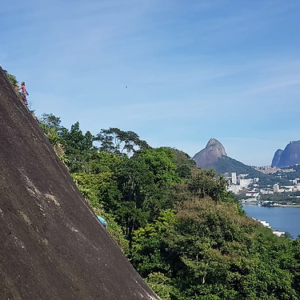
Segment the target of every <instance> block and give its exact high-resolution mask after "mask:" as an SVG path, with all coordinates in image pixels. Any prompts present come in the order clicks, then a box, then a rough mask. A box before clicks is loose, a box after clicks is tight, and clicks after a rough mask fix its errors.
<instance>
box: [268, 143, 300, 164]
mask: <svg viewBox="0 0 300 300" xmlns="http://www.w3.org/2000/svg"><path fill="white" fill-rule="evenodd" d="M299 163H300V141H292V142H290V143H289V144H288V145H287V146H286V147H285V149H284V150H281V149H278V150H277V151H276V152H275V154H274V157H273V160H272V166H273V167H278V168H283V167H288V166H292V165H296V164H299Z"/></svg>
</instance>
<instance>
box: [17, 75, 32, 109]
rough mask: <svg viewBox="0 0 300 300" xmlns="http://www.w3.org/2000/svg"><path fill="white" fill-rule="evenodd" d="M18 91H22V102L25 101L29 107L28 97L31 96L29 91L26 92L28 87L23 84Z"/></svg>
mask: <svg viewBox="0 0 300 300" xmlns="http://www.w3.org/2000/svg"><path fill="white" fill-rule="evenodd" d="M17 90H18V91H20V90H21V95H22V100H23V101H24V103H25V104H26V105H28V101H27V98H26V96H29V94H28V92H27V90H26V86H25V82H24V81H23V82H21V86H20V87H18V88H17Z"/></svg>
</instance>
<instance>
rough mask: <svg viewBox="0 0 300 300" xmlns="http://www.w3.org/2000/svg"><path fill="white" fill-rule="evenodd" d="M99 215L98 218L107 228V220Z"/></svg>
mask: <svg viewBox="0 0 300 300" xmlns="http://www.w3.org/2000/svg"><path fill="white" fill-rule="evenodd" d="M97 217H98V220H99V221H100V222H101V224H102V225H103V226H104V228H106V225H107V222H106V221H105V220H104V219H103V218H101V217H100V216H97Z"/></svg>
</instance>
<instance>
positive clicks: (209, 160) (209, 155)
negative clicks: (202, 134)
mask: <svg viewBox="0 0 300 300" xmlns="http://www.w3.org/2000/svg"><path fill="white" fill-rule="evenodd" d="M223 156H227V154H226V151H225V148H224V147H223V145H222V144H221V143H220V142H219V141H218V140H216V139H214V138H212V139H210V140H209V141H208V143H207V145H206V147H205V148H204V149H202V150H201V151H199V152H198V153H196V154H195V155H194V157H193V159H194V160H195V162H196V164H197V167H198V168H204V167H206V166H208V165H212V164H214V163H216V162H218V160H219V158H221V157H223Z"/></svg>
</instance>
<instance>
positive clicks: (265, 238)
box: [38, 114, 300, 300]
mask: <svg viewBox="0 0 300 300" xmlns="http://www.w3.org/2000/svg"><path fill="white" fill-rule="evenodd" d="M38 122H39V124H40V127H41V129H42V130H43V132H44V133H45V135H46V136H47V138H48V140H49V141H50V143H51V144H52V145H53V148H54V150H55V152H56V153H57V155H58V157H59V158H60V159H61V161H62V162H63V164H64V165H65V166H66V168H67V169H68V170H69V172H70V174H71V176H72V178H73V179H74V181H75V183H76V184H77V186H78V188H79V190H80V191H81V193H82V195H83V196H84V198H85V199H86V200H87V201H88V202H89V203H90V205H91V207H92V209H93V210H94V211H95V213H96V214H100V215H101V216H103V217H104V218H105V219H106V220H107V222H108V225H107V230H108V232H109V233H110V234H111V236H112V237H113V238H114V240H115V241H116V243H117V244H118V245H119V246H120V248H121V249H122V251H123V252H124V254H125V255H126V256H127V257H128V259H129V260H130V261H131V263H132V265H133V266H134V267H135V268H136V270H137V271H138V272H139V273H140V274H141V276H142V277H143V278H144V279H145V281H146V282H147V283H148V284H149V285H150V287H151V288H152V289H153V290H154V291H155V292H156V293H157V294H158V295H159V296H160V297H161V299H163V300H169V299H172V300H199V299H203V300H204V299H207V300H208V299H209V300H217V299H251V300H255V299H257V300H258V299H295V300H296V299H300V247H299V246H300V237H299V238H297V239H296V240H292V239H290V237H289V235H286V236H284V237H277V236H275V235H274V234H273V233H272V231H271V230H270V229H268V228H265V227H263V226H262V225H260V224H259V223H258V222H256V221H254V220H253V219H252V218H249V217H247V216H246V215H245V213H244V211H243V210H242V208H241V206H240V205H239V203H238V201H237V199H236V198H235V197H234V195H233V194H231V193H229V192H227V186H228V182H227V181H226V180H225V178H224V177H223V176H222V175H219V174H218V173H216V172H215V171H214V170H212V169H210V170H204V169H197V168H196V166H195V163H194V162H193V160H192V159H191V158H190V157H189V156H188V155H187V154H186V153H184V152H182V151H180V150H177V149H173V148H165V147H161V148H152V147H151V146H150V145H148V143H147V142H146V141H144V140H142V139H140V137H139V136H138V135H137V134H136V133H134V132H132V131H122V130H120V129H118V128H109V129H102V130H101V131H100V132H99V133H97V134H95V135H94V134H92V133H91V132H89V131H87V132H85V133H83V132H82V131H81V130H80V124H79V123H78V122H76V123H74V124H73V125H72V126H71V128H70V129H67V128H65V127H63V126H62V125H61V120H60V118H59V117H56V116H54V115H52V114H44V115H42V116H41V117H39V118H38ZM99 226H100V225H99Z"/></svg>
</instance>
